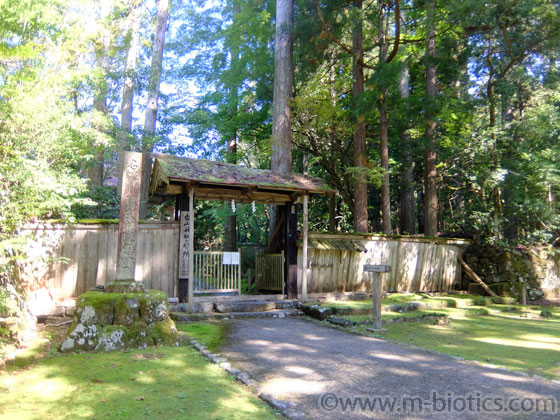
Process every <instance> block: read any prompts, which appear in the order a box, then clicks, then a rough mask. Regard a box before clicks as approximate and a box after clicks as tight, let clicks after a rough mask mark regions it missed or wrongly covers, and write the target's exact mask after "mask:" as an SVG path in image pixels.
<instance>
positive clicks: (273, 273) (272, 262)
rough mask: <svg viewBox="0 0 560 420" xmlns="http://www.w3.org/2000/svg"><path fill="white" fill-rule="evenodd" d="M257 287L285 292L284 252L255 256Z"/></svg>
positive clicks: (258, 288)
mask: <svg viewBox="0 0 560 420" xmlns="http://www.w3.org/2000/svg"><path fill="white" fill-rule="evenodd" d="M255 273H256V274H255V287H256V288H257V290H273V291H278V292H280V293H282V294H284V252H282V253H281V254H261V255H257V256H256V258H255Z"/></svg>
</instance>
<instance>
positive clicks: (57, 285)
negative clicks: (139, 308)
mask: <svg viewBox="0 0 560 420" xmlns="http://www.w3.org/2000/svg"><path fill="white" fill-rule="evenodd" d="M22 233H33V234H35V235H36V237H37V241H35V243H34V244H33V246H32V247H31V248H30V249H29V252H28V254H29V256H30V257H31V258H30V259H29V260H28V261H27V262H25V263H22V264H21V274H22V278H23V280H24V281H27V283H28V284H29V285H30V287H31V289H41V288H42V289H46V290H49V293H50V295H51V296H52V297H53V298H55V299H57V300H60V299H64V298H72V297H77V296H79V295H80V294H82V293H83V292H85V291H87V290H89V289H90V288H92V287H94V286H96V285H105V284H107V283H108V282H109V281H112V280H114V279H115V274H116V257H117V236H118V225H117V224H92V225H89V224H78V225H74V226H65V225H57V224H48V223H47V224H37V225H35V226H30V227H27V228H26V229H24V231H23V232H22ZM309 238H310V242H309V258H308V267H307V279H308V292H309V293H331V292H363V291H370V289H371V279H370V277H369V276H368V274H364V273H363V272H362V266H363V265H364V264H368V263H369V264H388V265H391V267H392V272H391V273H388V274H382V275H381V279H382V280H383V288H384V290H385V291H447V290H451V289H454V288H456V286H457V285H458V284H459V283H460V276H461V269H460V267H459V266H458V263H457V254H458V253H459V252H460V249H461V247H462V246H464V245H467V244H468V241H461V240H449V239H423V238H406V237H403V238H394V237H376V236H358V235H332V234H317V233H311V234H310V235H309ZM178 249H179V224H178V222H160V223H141V224H140V225H139V233H138V248H137V254H136V264H137V265H136V278H137V279H138V280H141V281H143V282H144V284H145V286H146V287H147V288H151V289H159V290H163V291H164V292H166V293H167V294H168V295H169V296H170V297H175V296H177V277H178ZM45 255H46V256H48V258H49V259H47V260H45V259H44V258H43V257H44V256H45ZM278 258H281V257H278ZM298 258H299V261H298V265H299V267H301V250H300V254H299V257H298ZM195 266H196V264H195ZM274 267H276V268H274V269H275V270H277V271H280V270H282V269H283V268H284V264H275V265H274ZM236 276H237V278H239V274H236ZM233 277H235V276H233ZM233 277H232V280H233ZM277 277H278V278H283V274H281V275H280V276H277ZM298 277H301V270H298ZM232 280H230V285H229V286H227V287H225V288H228V289H229V288H230V286H231V281H232ZM298 280H299V284H301V278H298ZM266 281H267V280H266V279H264V278H263V279H262V280H261V286H259V287H261V288H262V289H263V290H264V289H269V290H278V291H280V290H282V287H283V283H282V284H281V285H280V284H279V282H275V283H274V284H267V283H266ZM220 287H221V286H220ZM231 289H232V290H238V285H233V286H231ZM300 290H301V288H300Z"/></svg>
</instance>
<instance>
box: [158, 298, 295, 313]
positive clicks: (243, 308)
mask: <svg viewBox="0 0 560 420" xmlns="http://www.w3.org/2000/svg"><path fill="white" fill-rule="evenodd" d="M188 306H189V305H188V304H187V303H176V304H170V305H169V311H171V312H188ZM295 306H296V302H295V301H292V300H278V301H268V300H249V301H231V302H225V301H218V302H193V311H192V312H193V313H211V312H218V313H232V312H265V311H272V310H275V309H293V308H295Z"/></svg>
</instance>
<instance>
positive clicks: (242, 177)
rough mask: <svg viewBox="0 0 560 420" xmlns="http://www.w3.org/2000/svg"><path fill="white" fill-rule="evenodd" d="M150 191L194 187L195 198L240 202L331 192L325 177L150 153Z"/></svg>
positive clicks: (286, 199)
mask: <svg viewBox="0 0 560 420" xmlns="http://www.w3.org/2000/svg"><path fill="white" fill-rule="evenodd" d="M152 158H153V159H154V165H153V169H152V179H151V183H150V194H151V195H152V196H154V197H158V196H160V197H165V196H172V195H177V194H182V193H185V192H186V191H187V188H188V186H190V185H192V186H194V188H195V190H194V194H195V198H196V199H200V200H220V201H223V200H236V201H237V202H240V203H243V202H245V203H247V202H252V201H255V202H256V203H271V204H285V203H288V202H296V201H297V200H298V198H299V197H301V196H303V195H305V194H333V193H334V192H335V191H334V190H333V189H332V188H331V187H329V186H328V185H327V183H326V181H325V180H323V179H321V178H315V177H311V176H309V175H304V174H298V173H291V174H283V173H276V172H272V171H270V170H266V169H255V168H248V167H246V166H240V165H235V164H231V163H224V162H216V161H210V160H203V159H190V158H184V157H178V156H173V155H163V154H154V155H152Z"/></svg>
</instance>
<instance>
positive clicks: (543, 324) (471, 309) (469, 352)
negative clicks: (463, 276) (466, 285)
mask: <svg viewBox="0 0 560 420" xmlns="http://www.w3.org/2000/svg"><path fill="white" fill-rule="evenodd" d="M456 298H457V297H456V296H453V297H449V299H456ZM442 299H448V298H446V297H444V298H442ZM459 299H460V298H459ZM542 309H543V308H541V307H540V306H535V307H524V306H521V305H498V304H491V305H488V306H484V307H482V306H476V305H475V306H470V303H469V306H465V307H457V308H454V307H448V308H441V309H438V310H437V313H440V314H445V315H447V316H448V317H449V318H450V320H451V324H450V325H435V323H434V321H433V320H431V321H422V320H420V321H418V322H402V323H386V324H384V328H387V329H388V332H387V333H384V334H383V337H384V338H386V339H388V340H392V341H395V342H400V343H407V344H410V345H414V346H417V347H422V348H426V349H429V350H435V351H438V352H442V353H446V354H449V355H452V356H459V357H463V358H465V359H467V360H477V361H479V362H483V363H490V364H494V365H498V366H502V367H506V368H509V369H514V370H522V371H525V372H528V373H530V374H538V375H541V376H544V377H547V378H552V379H560V307H546V309H547V310H549V311H550V312H551V313H552V315H553V317H552V318H540V317H539V316H538V315H539V314H540V312H541V310H542ZM426 312H427V311H417V312H408V313H402V314H399V313H386V314H383V316H384V318H385V319H387V316H392V317H395V316H396V317H411V316H421V314H422V313H426ZM355 317H356V319H358V318H359V316H355ZM363 318H364V319H369V318H367V316H363ZM368 327H369V325H358V326H356V327H353V328H352V330H353V331H354V332H357V333H360V334H367V330H366V328H368Z"/></svg>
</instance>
